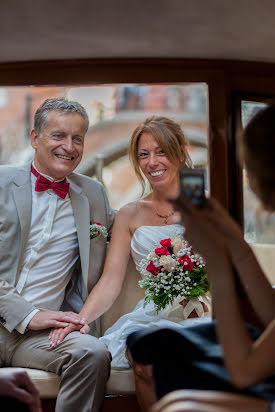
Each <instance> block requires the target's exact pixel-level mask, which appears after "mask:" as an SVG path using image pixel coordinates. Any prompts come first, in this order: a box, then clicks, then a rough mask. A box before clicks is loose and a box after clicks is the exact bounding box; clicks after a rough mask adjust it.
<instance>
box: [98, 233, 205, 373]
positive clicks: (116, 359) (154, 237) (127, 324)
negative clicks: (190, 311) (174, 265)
mask: <svg viewBox="0 0 275 412" xmlns="http://www.w3.org/2000/svg"><path fill="white" fill-rule="evenodd" d="M183 231H184V229H183V227H182V226H181V225H166V226H140V227H139V228H138V229H136V231H135V233H134V234H133V237H132V240H131V253H132V256H133V259H134V262H135V264H136V267H137V270H139V262H140V261H141V260H142V259H144V258H145V257H146V256H147V255H148V253H149V250H150V249H152V248H153V247H154V246H155V245H156V244H157V243H158V242H160V240H162V239H166V238H168V237H170V236H175V235H177V234H181V235H182V233H183ZM179 300H182V299H178V300H175V302H174V303H173V305H169V306H167V307H166V308H165V309H163V310H162V311H160V312H159V313H158V314H156V312H155V306H154V303H153V302H152V301H151V302H149V303H148V304H147V305H146V306H145V307H144V306H143V305H144V299H142V300H140V301H139V302H138V304H137V305H136V307H135V308H134V309H133V310H132V312H130V313H126V314H125V315H124V316H122V317H121V318H119V319H118V320H117V321H116V322H115V323H114V325H113V326H111V327H110V328H109V329H108V330H107V331H106V332H105V334H104V336H102V337H101V338H100V340H101V341H102V342H104V343H105V344H106V345H107V347H108V349H109V351H110V352H111V355H112V363H111V366H112V368H117V369H125V368H129V367H130V365H129V362H128V360H127V358H126V356H125V341H126V338H127V336H128V335H129V334H130V333H131V332H134V331H136V330H138V329H143V328H149V327H154V328H155V327H159V328H167V327H168V328H178V327H182V326H190V325H194V324H198V323H201V322H207V321H209V320H211V317H210V315H209V314H208V315H207V316H204V317H201V318H190V319H185V320H184V319H183V307H182V306H181V305H179Z"/></svg>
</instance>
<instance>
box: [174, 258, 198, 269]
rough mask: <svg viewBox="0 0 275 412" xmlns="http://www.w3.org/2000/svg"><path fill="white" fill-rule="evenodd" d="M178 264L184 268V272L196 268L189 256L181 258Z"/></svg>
mask: <svg viewBox="0 0 275 412" xmlns="http://www.w3.org/2000/svg"><path fill="white" fill-rule="evenodd" d="M178 262H179V263H180V264H181V265H182V266H183V269H184V270H188V271H189V270H192V269H193V267H194V263H193V262H192V260H191V259H190V257H189V256H188V255H183V256H181V257H180V258H179V260H178Z"/></svg>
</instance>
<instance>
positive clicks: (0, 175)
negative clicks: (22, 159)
mask: <svg viewBox="0 0 275 412" xmlns="http://www.w3.org/2000/svg"><path fill="white" fill-rule="evenodd" d="M23 172H26V165H0V184H1V186H2V185H9V184H10V182H12V181H13V180H14V178H15V177H16V176H18V175H21V174H22V173H23Z"/></svg>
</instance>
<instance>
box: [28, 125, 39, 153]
mask: <svg viewBox="0 0 275 412" xmlns="http://www.w3.org/2000/svg"><path fill="white" fill-rule="evenodd" d="M30 139H31V145H32V147H33V149H34V150H36V149H37V139H39V136H38V134H37V132H36V131H35V130H34V129H32V131H31V134H30Z"/></svg>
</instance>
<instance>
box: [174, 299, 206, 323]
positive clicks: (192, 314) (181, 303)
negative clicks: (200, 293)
mask: <svg viewBox="0 0 275 412" xmlns="http://www.w3.org/2000/svg"><path fill="white" fill-rule="evenodd" d="M179 304H180V305H181V306H182V307H183V308H185V306H186V305H187V304H188V300H184V299H183V300H182V301H181V302H179ZM201 305H202V307H203V311H204V313H206V312H209V309H208V307H207V306H206V304H205V303H204V302H201ZM188 318H198V314H197V312H196V310H195V309H193V310H192V312H191V313H190V314H189V315H188ZM188 318H187V319H188Z"/></svg>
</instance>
